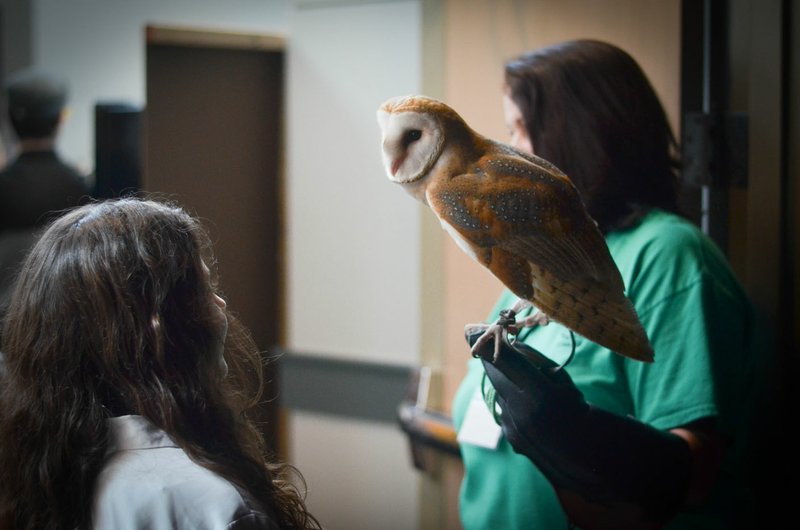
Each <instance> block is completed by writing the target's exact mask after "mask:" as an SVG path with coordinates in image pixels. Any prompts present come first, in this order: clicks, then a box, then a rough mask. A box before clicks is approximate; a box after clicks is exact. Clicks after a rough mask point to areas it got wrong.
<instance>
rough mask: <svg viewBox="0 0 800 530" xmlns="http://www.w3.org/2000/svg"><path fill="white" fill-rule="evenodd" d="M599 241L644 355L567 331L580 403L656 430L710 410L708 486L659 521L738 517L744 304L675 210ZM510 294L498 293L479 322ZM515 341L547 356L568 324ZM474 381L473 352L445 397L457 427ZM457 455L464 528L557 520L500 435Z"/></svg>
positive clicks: (731, 279) (699, 522) (548, 497)
mask: <svg viewBox="0 0 800 530" xmlns="http://www.w3.org/2000/svg"><path fill="white" fill-rule="evenodd" d="M606 242H607V243H608V247H609V249H610V251H611V255H612V257H613V258H614V261H615V262H616V264H617V267H618V268H619V270H620V272H621V274H622V278H623V280H624V282H625V286H626V290H627V295H628V297H629V298H630V299H631V301H632V302H633V305H634V307H635V308H636V311H637V313H638V315H639V318H640V320H641V322H642V324H643V326H644V328H645V330H646V331H647V334H648V337H649V338H650V342H651V344H652V345H653V350H654V351H655V362H653V363H652V364H649V363H641V362H638V361H633V360H630V359H627V358H624V357H622V356H620V355H617V354H615V353H612V352H611V351H609V350H608V349H606V348H603V347H602V346H599V345H597V344H595V343H593V342H590V341H588V340H586V339H584V338H583V337H580V336H578V335H575V340H576V351H575V356H574V358H573V360H572V361H571V362H570V364H569V365H568V366H567V372H568V373H569V375H570V376H571V377H572V380H573V381H574V383H575V384H576V386H577V387H578V388H579V389H580V390H581V392H583V395H584V397H585V398H586V401H587V402H589V403H592V404H593V405H595V406H598V407H601V408H603V409H606V410H608V411H611V412H615V413H617V414H622V415H629V416H632V417H634V418H636V419H638V420H640V421H642V422H645V423H648V424H650V425H652V426H653V427H656V428H658V429H671V428H674V427H678V426H681V425H685V424H687V423H689V422H691V421H694V420H697V419H700V418H707V417H714V418H716V419H717V422H718V425H719V429H720V430H721V431H722V432H723V433H725V434H727V435H730V436H731V440H732V442H731V443H732V445H731V448H730V450H729V451H728V454H727V455H726V462H725V464H724V466H723V470H722V472H721V473H720V478H719V481H718V485H717V488H716V490H715V493H714V495H713V496H712V499H711V500H710V501H709V503H708V504H707V505H705V506H703V507H702V508H698V509H692V510H690V511H685V512H682V513H681V514H680V515H679V516H678V517H677V518H676V519H675V520H674V521H673V522H672V524H670V525H669V526H668V528H675V529H677V528H682V529H683V528H703V529H708V528H731V527H737V526H744V525H745V524H746V523H744V522H743V521H744V520H745V519H744V515H743V514H744V511H745V510H748V507H749V506H750V505H751V503H750V495H749V491H748V490H747V488H746V487H745V486H744V482H743V479H742V478H741V477H740V475H741V474H742V461H741V458H742V456H743V455H742V452H743V450H744V444H745V442H746V440H745V435H746V429H747V425H746V423H747V418H748V416H749V405H750V400H751V399H752V394H751V391H752V388H753V375H754V364H753V363H754V359H753V356H752V355H751V349H752V348H751V346H750V345H751V344H752V337H751V333H752V331H753V325H754V323H753V316H752V310H751V307H750V304H749V302H748V301H747V298H746V296H745V294H744V292H743V291H742V289H741V287H740V285H739V283H738V281H737V280H736V278H735V276H734V275H733V273H732V271H731V270H730V268H729V266H728V265H727V262H726V260H725V258H724V256H723V255H722V254H721V253H720V251H719V250H718V249H717V247H716V246H715V245H714V244H713V243H712V242H711V240H709V239H708V238H707V237H706V236H704V235H703V234H702V233H701V232H700V231H699V230H697V228H696V227H695V226H694V225H692V224H691V223H689V222H687V221H685V220H683V219H681V218H679V217H677V216H675V215H672V214H667V213H665V212H661V211H653V212H650V213H649V214H648V215H647V216H646V217H645V218H644V219H643V220H642V222H641V223H639V224H638V225H637V226H636V227H634V228H631V229H628V230H624V231H618V232H612V233H611V234H609V235H608V236H607V238H606ZM515 301H516V297H515V296H514V295H513V294H512V293H510V292H509V291H506V292H505V293H504V294H503V295H502V297H501V298H500V300H499V301H498V303H497V305H496V306H495V308H494V310H493V311H492V313H491V315H490V317H489V320H490V321H494V320H495V319H496V318H497V316H498V313H499V311H500V310H501V309H504V308H510V307H511V306H512V305H513V304H514V302H515ZM518 340H523V341H524V342H526V343H527V344H530V345H531V346H533V347H534V348H536V349H538V350H539V351H541V352H542V353H544V354H545V355H548V356H549V357H551V358H552V359H553V360H555V361H557V362H561V361H563V360H565V359H566V358H567V357H568V355H569V352H570V349H571V339H570V335H569V331H568V330H567V329H566V328H565V327H563V326H561V325H560V324H557V323H551V324H549V325H548V326H544V327H538V328H533V329H530V330H524V331H523V332H522V333H521V334H520V336H519V337H518ZM465 348H466V347H465ZM465 351H466V349H465ZM482 379H483V367H482V365H481V363H480V361H479V360H477V359H473V360H471V361H470V362H469V370H468V373H467V376H466V377H465V379H464V381H462V383H461V386H460V387H459V389H458V392H457V394H456V397H455V401H454V404H453V418H454V422H455V425H456V428H457V429H460V428H461V425H462V423H463V421H464V416H465V413H466V409H467V405H468V403H469V401H470V399H471V397H472V396H473V394H474V393H475V392H476V391H479V389H480V385H481V382H482ZM486 384H488V381H487V382H486ZM461 453H462V456H463V460H464V467H465V477H464V481H463V483H462V485H461V495H460V512H461V519H462V523H463V525H464V528H465V529H466V530H472V529H503V530H506V529H508V530H511V529H517V528H519V529H525V530H531V529H548V530H549V529H561V528H564V529H565V528H567V525H568V523H567V520H566V517H565V515H564V513H563V511H562V510H561V507H560V505H559V503H558V499H557V497H556V495H555V493H554V491H553V489H552V487H551V486H550V484H549V482H547V480H546V479H545V478H544V476H543V475H542V474H541V473H540V472H539V471H538V469H537V468H536V467H535V466H534V465H533V464H532V463H531V462H530V460H528V459H527V458H526V457H524V456H521V455H518V454H516V453H514V451H513V450H512V449H511V447H510V446H509V445H508V443H507V442H506V440H505V439H501V440H500V442H499V444H498V447H497V448H496V449H495V450H492V449H484V448H481V447H478V446H475V445H470V444H466V443H462V444H461ZM653 480H658V477H653Z"/></svg>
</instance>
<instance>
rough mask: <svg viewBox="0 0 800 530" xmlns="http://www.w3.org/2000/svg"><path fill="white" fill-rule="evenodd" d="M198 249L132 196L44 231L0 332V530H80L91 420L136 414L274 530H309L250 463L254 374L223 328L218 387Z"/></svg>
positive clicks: (98, 451)
mask: <svg viewBox="0 0 800 530" xmlns="http://www.w3.org/2000/svg"><path fill="white" fill-rule="evenodd" d="M210 247H211V246H210V243H209V239H208V236H207V235H206V233H205V231H204V230H203V228H202V227H201V225H200V223H199V222H198V221H197V220H196V219H195V218H194V217H192V216H190V215H189V214H187V213H186V212H185V211H184V210H183V209H181V208H179V207H177V206H174V205H171V204H167V203H162V202H157V201H153V200H142V199H135V198H127V199H120V200H111V201H104V202H99V203H94V204H90V205H86V206H83V207H81V208H78V209H76V210H73V211H71V212H68V213H66V214H65V215H64V216H62V217H61V218H59V219H57V220H56V221H55V222H54V223H53V224H52V225H50V227H49V228H48V229H47V230H46V231H45V232H44V234H43V235H42V237H41V238H40V239H39V241H38V242H37V244H36V245H35V246H34V248H33V249H32V251H31V252H30V254H29V256H28V257H27V259H26V261H25V263H24V265H23V266H22V269H21V272H20V276H19V278H18V281H17V284H16V286H15V289H14V292H13V294H12V299H11V303H10V306H9V309H8V313H7V315H6V321H5V324H4V332H3V343H2V351H3V352H4V353H5V363H6V374H5V376H4V378H3V381H2V387H1V388H0V476H2V480H0V526H2V524H3V523H5V524H9V525H10V526H11V527H13V528H20V529H33V528H37V529H41V528H44V529H49V528H52V529H55V528H76V527H88V526H90V525H91V523H90V519H91V504H92V494H93V485H94V481H95V478H96V477H97V475H98V473H99V472H100V470H101V468H102V466H103V462H104V455H105V452H106V448H107V446H108V441H109V431H108V427H107V421H106V420H107V419H108V418H110V417H113V416H119V415H123V414H137V415H141V416H143V417H145V418H146V419H148V420H149V421H150V422H151V423H153V424H154V425H156V426H158V427H159V428H161V429H163V430H164V431H165V432H166V433H167V434H169V436H170V437H171V438H172V439H173V440H174V441H175V442H176V443H178V445H180V446H181V447H182V448H183V450H184V451H185V452H186V453H187V454H188V455H189V456H190V457H191V458H192V459H193V460H194V461H195V462H196V463H197V464H199V465H201V466H203V467H205V468H208V469H210V470H212V471H214V472H216V473H218V474H219V475H221V476H223V477H225V478H226V479H228V480H230V481H231V482H232V483H234V484H236V485H237V486H239V487H241V488H243V489H244V490H245V491H247V492H249V493H250V494H251V495H252V496H253V497H254V498H255V499H258V500H259V501H260V502H262V503H263V504H264V506H265V508H267V509H268V510H269V512H270V513H272V514H273V516H274V517H275V519H276V521H275V522H276V523H277V524H278V525H279V526H280V527H281V528H304V529H305V528H319V523H318V522H317V520H316V519H315V518H314V517H313V516H312V515H311V514H309V513H308V511H307V510H306V507H305V504H304V501H303V497H302V495H301V494H300V492H299V490H298V488H297V486H295V482H299V483H300V484H303V480H302V476H301V475H300V473H299V471H297V470H296V469H294V468H293V467H291V466H289V465H287V464H283V463H279V462H277V461H276V460H275V459H274V458H273V457H272V455H270V454H269V453H268V452H267V451H266V447H265V443H264V439H263V436H262V435H261V434H260V432H259V431H258V429H257V428H256V426H255V424H254V422H253V420H252V419H251V417H250V415H249V414H250V412H251V411H252V410H254V409H253V407H254V405H256V404H257V403H258V400H259V399H260V391H261V385H262V369H263V361H262V359H261V356H260V354H259V352H258V351H257V349H256V347H255V344H254V343H253V341H252V339H251V338H250V335H249V333H247V331H246V330H245V329H244V327H243V326H241V325H240V324H239V323H238V322H237V321H236V319H235V318H233V317H232V316H231V315H230V314H229V315H228V318H229V332H228V338H227V340H226V349H225V360H226V361H227V363H228V366H229V371H228V375H227V376H225V377H221V375H220V367H219V358H218V355H219V354H218V353H216V354H215V353H213V350H214V347H213V344H214V340H215V336H214V329H215V328H214V318H215V315H214V313H213V311H214V308H213V301H212V300H213V293H214V292H215V286H214V284H213V282H212V281H210V279H209V275H208V272H207V271H206V269H205V264H209V265H211V266H213V261H212V256H211V250H210ZM216 318H217V321H218V318H219V317H218V315H217V316H216ZM217 340H218V339H217Z"/></svg>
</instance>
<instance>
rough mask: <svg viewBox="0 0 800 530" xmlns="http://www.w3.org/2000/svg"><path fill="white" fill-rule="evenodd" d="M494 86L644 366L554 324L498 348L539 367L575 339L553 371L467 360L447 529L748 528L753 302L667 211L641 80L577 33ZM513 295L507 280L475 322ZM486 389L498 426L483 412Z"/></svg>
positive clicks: (670, 185) (658, 140) (657, 124)
mask: <svg viewBox="0 0 800 530" xmlns="http://www.w3.org/2000/svg"><path fill="white" fill-rule="evenodd" d="M505 82H506V92H505V98H504V110H505V116H506V123H507V125H508V128H509V132H510V135H511V141H510V143H511V144H512V145H514V146H515V147H517V148H519V149H521V150H523V151H527V152H531V153H535V154H536V155H538V156H541V157H542V158H544V159H546V160H548V161H550V162H552V163H554V164H555V165H556V166H557V167H559V168H560V169H561V170H562V171H564V172H565V173H566V174H567V175H569V177H570V178H571V179H572V181H573V182H574V183H575V185H576V187H577V188H578V190H579V191H580V193H581V196H582V198H583V200H584V203H585V204H586V207H587V210H588V211H589V213H590V215H591V216H592V217H593V218H594V219H595V221H597V223H598V226H599V228H600V230H601V231H602V232H603V234H604V235H605V237H606V242H607V244H608V246H609V249H610V251H611V255H612V257H613V258H614V260H615V262H616V264H617V267H618V268H619V269H620V272H621V274H622V277H623V280H624V282H625V285H626V293H627V295H628V297H629V298H630V299H631V301H632V302H633V304H634V307H635V308H636V311H637V313H638V315H639V318H640V320H641V321H642V324H643V326H644V328H645V330H646V331H647V333H648V336H649V338H650V341H651V344H652V345H653V349H654V351H655V362H654V363H641V362H637V361H633V360H630V359H627V358H623V357H622V356H619V355H617V354H615V353H613V352H611V351H609V350H608V349H606V348H603V347H601V346H599V345H597V344H595V343H592V342H590V341H588V340H586V339H584V338H583V337H580V336H574V338H573V336H572V335H571V334H570V332H569V330H567V329H566V328H564V327H563V326H561V325H559V324H557V323H551V324H549V325H547V326H545V327H538V328H533V329H525V330H522V331H520V333H519V334H518V335H517V337H516V343H515V344H516V345H517V349H524V348H525V345H527V346H530V347H533V348H535V349H536V350H538V351H539V352H543V353H544V354H545V355H546V356H547V357H549V358H550V359H552V360H554V361H555V363H561V362H564V361H565V360H567V359H568V358H569V357H570V353H571V352H572V351H573V348H574V356H573V357H572V358H571V361H570V362H569V363H568V365H567V366H566V368H565V370H562V371H554V370H546V369H545V370H539V369H536V368H534V367H533V366H532V365H531V364H530V363H526V362H524V360H522V357H520V356H518V355H515V352H514V351H513V347H512V346H510V345H508V344H506V345H505V349H506V350H508V351H506V352H504V353H505V354H504V355H501V357H500V359H501V360H500V361H498V363H496V364H495V365H492V364H490V363H488V362H487V361H483V360H482V359H473V360H472V361H470V366H469V371H468V374H467V376H466V378H465V379H464V381H463V382H462V384H461V386H460V388H459V390H458V393H457V395H456V398H455V402H454V406H453V415H454V420H455V424H456V427H457V428H458V429H459V434H460V439H461V440H462V443H461V452H462V456H463V459H464V464H465V478H464V481H463V483H462V487H461V495H460V511H461V519H462V522H463V525H464V527H465V528H466V529H467V530H470V529H487V528H502V529H515V528H520V529H522V528H524V529H537V528H544V529H552V528H567V527H568V525H572V524H577V525H579V526H580V527H581V528H659V527H663V526H665V525H666V527H668V528H731V527H742V528H744V527H748V525H749V518H748V515H749V512H748V510H749V509H751V500H750V495H749V492H748V489H747V487H746V484H745V481H744V479H743V478H742V475H743V473H744V469H743V460H742V458H743V451H744V448H745V442H746V440H745V435H746V429H747V421H748V417H749V413H748V403H749V401H750V399H751V397H752V394H751V392H752V387H753V384H752V383H753V381H752V374H753V368H754V367H753V358H752V355H751V347H750V344H751V342H752V331H753V316H752V311H751V307H750V304H749V302H748V300H747V297H746V296H745V294H744V292H743V290H742V288H741V287H740V285H739V283H738V281H737V280H736V278H735V276H734V275H733V273H732V272H731V270H730V268H729V266H728V264H727V262H726V260H725V257H724V256H723V255H722V253H721V252H720V251H719V250H718V249H717V247H716V246H715V245H714V244H713V242H712V241H711V240H710V239H708V238H707V237H706V236H705V235H703V234H702V233H701V232H700V231H699V230H698V229H697V228H696V227H695V226H694V225H692V224H691V223H689V222H688V221H686V220H684V219H682V218H680V217H679V216H678V215H677V214H676V211H677V168H678V161H677V157H676V153H677V144H676V141H675V138H674V136H673V134H672V131H671V129H670V127H669V123H668V121H667V118H666V115H665V112H664V110H663V108H662V106H661V103H660V102H659V100H658V97H657V96H656V94H655V91H654V90H653V88H652V87H651V85H650V83H649V81H648V80H647V78H646V76H645V75H644V73H643V72H642V70H641V69H640V67H639V66H638V64H637V63H636V62H635V61H634V59H632V58H631V57H630V56H629V55H628V54H627V53H625V52H624V51H622V50H620V49H619V48H616V47H614V46H611V45H609V44H606V43H602V42H598V41H588V40H580V41H570V42H565V43H562V44H558V45H555V46H551V47H548V48H544V49H542V50H538V51H535V52H533V53H530V54H526V55H523V56H521V57H519V58H518V59H517V60H514V61H512V62H510V63H508V64H507V65H506V69H505ZM514 301H515V298H514V295H513V294H511V293H510V292H508V291H506V292H505V293H504V294H503V295H502V297H501V298H500V300H499V301H498V303H497V305H496V307H495V309H494V310H493V311H492V313H491V315H490V319H491V320H492V321H493V320H495V319H497V317H498V314H499V310H500V309H504V308H508V307H511V306H512V305H513V303H514ZM519 316H520V317H525V316H526V315H525V314H522V315H519ZM468 339H469V338H468ZM573 340H574V346H573ZM520 360H522V361H520ZM486 375H488V379H487V378H486ZM490 384H493V385H494V387H495V388H496V391H497V399H498V404H499V405H500V408H498V409H496V411H500V410H502V413H501V414H499V417H500V423H501V425H502V434H501V431H500V428H499V427H498V428H497V429H496V430H494V431H493V427H492V425H491V424H490V422H487V421H486V414H487V407H486V406H485V405H484V404H483V402H484V401H487V400H486V399H484V397H485V394H486V387H490V386H491V385H490ZM575 389H577V391H575ZM489 401H491V400H489ZM481 418H483V419H481ZM476 426H479V427H476ZM475 432H478V433H480V435H478V436H475V435H474V434H473V435H468V434H467V433H475ZM509 440H511V443H509Z"/></svg>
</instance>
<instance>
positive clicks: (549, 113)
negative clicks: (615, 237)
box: [505, 40, 679, 232]
mask: <svg viewBox="0 0 800 530" xmlns="http://www.w3.org/2000/svg"><path fill="white" fill-rule="evenodd" d="M505 84H506V87H507V90H508V93H509V96H510V97H511V99H512V100H513V101H514V103H516V104H517V106H518V107H519V109H520V112H521V113H522V116H523V119H524V121H525V127H526V129H527V131H528V135H529V136H530V139H531V141H532V144H533V149H534V151H535V152H536V154H537V155H538V156H540V157H542V158H544V159H546V160H548V161H550V162H552V163H553V164H555V165H556V166H557V167H558V168H559V169H561V170H562V171H564V173H566V174H567V175H568V176H569V177H570V179H571V180H572V181H573V183H574V184H575V186H576V187H577V188H578V190H579V192H580V193H581V197H582V198H583V200H584V203H585V204H586V207H587V209H588V211H589V213H590V215H591V216H592V217H593V218H594V219H595V221H597V223H598V225H599V226H600V229H601V230H602V231H603V232H609V231H611V230H614V229H617V228H624V227H625V226H630V225H632V224H634V223H635V222H637V221H638V218H640V217H641V215H642V214H643V213H645V212H647V211H648V210H650V209H652V208H660V209H663V210H667V211H671V212H675V211H677V174H678V169H679V162H678V158H677V153H678V148H677V142H676V140H675V136H674V135H673V133H672V130H671V128H670V126H669V122H668V120H667V116H666V113H665V112H664V109H663V107H662V105H661V102H660V101H659V99H658V96H657V94H656V92H655V90H653V87H652V86H651V84H650V82H649V81H648V79H647V77H646V76H645V74H644V72H643V71H642V69H641V68H640V67H639V65H638V64H637V63H636V61H635V60H634V59H633V58H632V57H631V56H630V55H628V54H627V53H626V52H625V51H623V50H621V49H619V48H617V47H616V46H613V45H611V44H607V43H605V42H600V41H595V40H574V41H567V42H563V43H560V44H556V45H553V46H549V47H546V48H542V49H539V50H536V51H534V52H530V53H526V54H524V55H522V56H520V57H518V58H517V59H514V60H512V61H510V62H508V63H507V64H506V66H505Z"/></svg>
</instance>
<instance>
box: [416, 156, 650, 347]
mask: <svg viewBox="0 0 800 530" xmlns="http://www.w3.org/2000/svg"><path fill="white" fill-rule="evenodd" d="M496 151H498V152H492V153H491V155H487V156H482V157H481V158H480V159H479V160H478V162H477V163H476V164H474V165H473V166H472V167H470V168H469V173H465V174H461V175H457V176H454V177H452V178H450V179H441V180H439V181H437V182H436V183H435V184H432V185H431V186H429V188H428V190H427V198H428V202H429V204H430V206H431V208H432V209H433V210H434V211H435V212H436V214H437V216H438V217H439V218H440V220H442V222H443V224H446V226H445V228H446V229H447V230H448V232H450V234H451V235H452V236H453V237H454V238H455V239H456V240H457V241H458V242H459V244H460V245H461V246H462V248H464V249H465V250H467V252H468V253H470V254H472V255H473V257H475V259H477V260H478V261H479V262H480V263H482V264H483V265H485V266H486V267H487V268H489V270H491V271H492V273H493V274H494V275H495V276H496V277H497V278H498V279H500V280H501V281H502V282H503V283H504V284H505V285H506V286H507V287H508V288H509V289H510V290H511V291H512V292H514V293H515V294H516V295H517V296H519V297H520V298H524V299H527V300H529V301H530V302H532V303H533V304H534V305H535V306H536V307H537V308H538V309H540V310H541V311H543V312H544V313H545V314H547V315H548V316H549V317H550V318H552V319H553V320H555V321H557V322H560V323H562V324H564V325H565V326H567V327H568V328H570V329H572V330H574V331H575V332H576V333H579V334H580V335H583V336H584V337H586V338H588V339H590V340H592V341H594V342H597V343H598V344H601V345H603V346H606V347H607V348H609V349H611V350H613V351H616V352H618V353H620V354H622V355H626V356H628V357H632V358H635V359H639V360H646V361H650V360H652V358H653V352H652V348H651V346H650V343H649V341H648V339H647V335H646V333H645V332H644V330H643V329H642V326H641V323H640V322H639V319H638V316H637V315H636V312H635V310H634V308H633V305H632V304H631V303H630V301H629V300H628V298H627V297H625V295H624V285H623V282H622V278H621V276H620V274H619V270H618V269H617V267H616V265H615V264H614V262H613V260H612V258H611V255H610V253H609V251H608V247H607V246H606V243H605V240H604V239H603V236H602V234H601V233H600V231H599V230H598V229H597V226H596V225H595V223H594V221H593V220H592V219H591V218H590V217H589V216H588V214H587V213H586V210H585V208H584V206H583V204H582V202H581V200H580V197H579V195H578V192H577V190H576V189H575V188H574V186H573V185H572V183H571V182H570V181H569V179H568V178H567V177H566V176H564V175H563V174H562V173H561V172H560V171H559V170H558V169H556V168H555V167H553V166H552V165H551V164H549V163H547V162H545V161H544V160H541V159H538V158H536V157H532V156H530V155H526V154H522V153H519V152H517V151H515V150H510V149H509V148H508V147H507V146H504V145H502V144H499V146H498V147H497V148H496ZM447 225H449V226H447ZM459 239H460V240H461V241H459Z"/></svg>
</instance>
